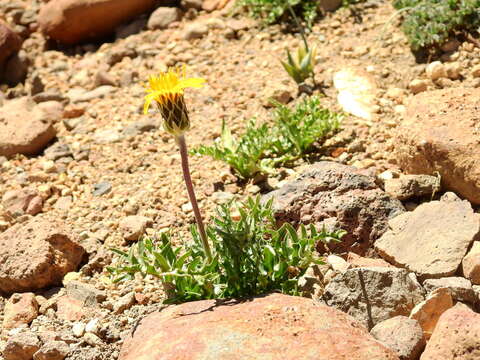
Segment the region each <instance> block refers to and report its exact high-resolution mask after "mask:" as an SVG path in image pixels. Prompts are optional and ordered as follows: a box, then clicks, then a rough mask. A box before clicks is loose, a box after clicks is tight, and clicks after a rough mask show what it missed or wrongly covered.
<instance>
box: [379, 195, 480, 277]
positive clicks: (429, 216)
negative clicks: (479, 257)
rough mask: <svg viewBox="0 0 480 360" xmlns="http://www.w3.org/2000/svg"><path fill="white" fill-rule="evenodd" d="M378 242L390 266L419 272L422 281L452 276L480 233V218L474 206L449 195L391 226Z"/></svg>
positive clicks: (396, 220) (393, 220) (405, 214)
mask: <svg viewBox="0 0 480 360" xmlns="http://www.w3.org/2000/svg"><path fill="white" fill-rule="evenodd" d="M389 226H390V228H391V230H390V231H388V232H386V233H385V234H384V235H383V236H382V237H381V238H380V239H378V240H377V241H376V242H375V249H376V250H377V252H378V253H379V254H380V256H382V257H383V258H384V259H386V260H387V261H389V262H390V263H392V264H394V265H397V266H401V267H404V268H406V269H408V270H410V271H413V272H415V273H416V274H417V275H418V276H419V277H420V278H421V279H422V280H424V279H428V278H440V277H446V276H452V275H453V274H455V272H456V271H457V269H458V267H459V265H460V263H461V261H462V259H463V257H464V256H465V253H466V252H467V249H468V247H469V246H470V244H471V243H472V241H473V240H474V238H475V237H476V236H477V234H479V232H480V217H479V216H478V215H477V214H475V213H474V212H473V209H472V207H471V205H470V203H469V202H468V201H466V200H463V201H462V200H460V199H459V198H458V197H457V196H456V195H455V194H453V193H447V194H445V195H444V196H443V197H442V198H441V199H440V201H431V202H429V203H424V204H422V205H420V206H418V207H417V208H416V209H415V210H414V211H412V212H408V213H403V214H401V215H400V216H398V217H396V218H394V219H392V220H391V221H390V222H389Z"/></svg>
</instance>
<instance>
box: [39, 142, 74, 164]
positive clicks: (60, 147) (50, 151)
mask: <svg viewBox="0 0 480 360" xmlns="http://www.w3.org/2000/svg"><path fill="white" fill-rule="evenodd" d="M72 155H73V152H72V149H70V146H69V145H68V144H62V143H56V144H54V145H52V146H50V147H49V148H47V149H46V150H45V157H46V158H47V159H49V160H54V161H55V160H58V159H60V158H62V157H67V156H72Z"/></svg>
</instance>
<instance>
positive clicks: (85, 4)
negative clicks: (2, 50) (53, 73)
mask: <svg viewBox="0 0 480 360" xmlns="http://www.w3.org/2000/svg"><path fill="white" fill-rule="evenodd" d="M156 3H157V2H156V1H155V0H136V1H131V0H57V1H50V2H48V3H46V4H43V5H42V7H41V9H40V13H39V15H38V24H39V27H40V30H41V31H42V33H43V34H45V35H46V36H48V37H50V38H51V39H54V40H57V41H59V42H62V43H65V44H76V43H78V42H81V41H85V40H89V39H94V38H97V37H100V36H104V35H107V34H109V33H113V32H114V31H115V28H116V27H117V26H118V25H120V24H122V23H124V22H126V21H128V20H129V19H132V18H134V17H135V16H137V15H139V14H141V13H143V12H146V11H148V10H150V9H152V8H153V7H154V6H155V4H156ZM85 19H88V21H85Z"/></svg>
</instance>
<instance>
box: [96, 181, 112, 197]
mask: <svg viewBox="0 0 480 360" xmlns="http://www.w3.org/2000/svg"><path fill="white" fill-rule="evenodd" d="M111 190H112V185H111V184H110V183H109V182H108V181H103V182H101V183H98V184H95V185H93V192H92V194H93V196H102V195H105V194H108V193H109V192H110V191H111Z"/></svg>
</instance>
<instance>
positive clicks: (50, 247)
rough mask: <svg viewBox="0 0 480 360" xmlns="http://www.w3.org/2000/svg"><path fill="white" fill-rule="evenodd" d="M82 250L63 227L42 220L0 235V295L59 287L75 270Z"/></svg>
mask: <svg viewBox="0 0 480 360" xmlns="http://www.w3.org/2000/svg"><path fill="white" fill-rule="evenodd" d="M83 254H84V249H83V248H82V247H81V246H80V245H79V244H77V243H76V242H75V241H74V240H72V237H71V234H70V233H69V232H68V231H66V229H65V228H64V226H63V224H61V223H59V222H52V221H48V220H45V219H42V218H33V219H31V220H29V221H27V222H26V223H23V224H17V225H15V226H12V227H11V228H9V229H8V230H6V231H5V232H3V233H2V234H0V292H4V293H12V292H22V291H31V290H36V289H41V288H44V287H46V286H50V285H57V284H60V283H61V281H62V278H63V276H64V275H65V274H66V273H68V272H70V271H74V270H76V268H77V266H78V265H79V264H80V261H81V260H82V257H83Z"/></svg>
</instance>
